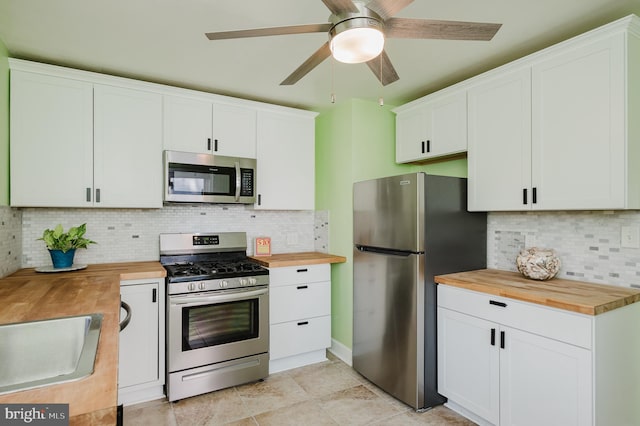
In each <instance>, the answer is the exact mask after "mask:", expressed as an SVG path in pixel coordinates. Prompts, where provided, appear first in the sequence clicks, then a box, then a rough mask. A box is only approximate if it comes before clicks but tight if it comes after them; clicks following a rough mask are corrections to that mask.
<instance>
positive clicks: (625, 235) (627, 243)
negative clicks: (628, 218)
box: [620, 226, 640, 248]
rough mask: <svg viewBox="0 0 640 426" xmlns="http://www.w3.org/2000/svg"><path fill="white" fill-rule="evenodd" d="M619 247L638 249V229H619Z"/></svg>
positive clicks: (639, 236)
mask: <svg viewBox="0 0 640 426" xmlns="http://www.w3.org/2000/svg"><path fill="white" fill-rule="evenodd" d="M620 247H623V248H640V228H639V227H637V226H623V227H622V228H620Z"/></svg>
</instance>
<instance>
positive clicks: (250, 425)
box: [212, 417, 258, 426]
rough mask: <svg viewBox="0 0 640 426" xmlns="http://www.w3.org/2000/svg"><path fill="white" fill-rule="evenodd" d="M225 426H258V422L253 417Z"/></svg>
mask: <svg viewBox="0 0 640 426" xmlns="http://www.w3.org/2000/svg"><path fill="white" fill-rule="evenodd" d="M212 426H213V424H212ZM224 426H258V422H256V419H254V418H253V417H246V418H244V419H240V420H236V421H235V422H231V423H225V424H224Z"/></svg>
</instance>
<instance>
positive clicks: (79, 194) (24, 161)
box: [10, 70, 93, 207]
mask: <svg viewBox="0 0 640 426" xmlns="http://www.w3.org/2000/svg"><path fill="white" fill-rule="evenodd" d="M10 129H11V150H10V156H11V205H12V206H33V207H39V206H68V207H87V206H90V205H91V202H90V201H87V198H91V197H92V192H93V86H92V85H91V84H89V83H85V82H81V81H76V80H68V79H64V78H59V77H53V76H47V75H41V74H34V73H29V72H22V71H17V70H12V71H11V127H10ZM87 188H88V191H87Z"/></svg>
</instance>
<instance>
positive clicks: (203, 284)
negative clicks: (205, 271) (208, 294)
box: [198, 282, 207, 290]
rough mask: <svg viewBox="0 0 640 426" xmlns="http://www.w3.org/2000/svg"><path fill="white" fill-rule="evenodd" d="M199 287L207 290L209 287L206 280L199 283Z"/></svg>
mask: <svg viewBox="0 0 640 426" xmlns="http://www.w3.org/2000/svg"><path fill="white" fill-rule="evenodd" d="M198 288H200V290H206V289H207V285H206V284H205V283H204V282H201V283H200V284H199V285H198Z"/></svg>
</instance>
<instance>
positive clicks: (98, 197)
mask: <svg viewBox="0 0 640 426" xmlns="http://www.w3.org/2000/svg"><path fill="white" fill-rule="evenodd" d="M99 202H100V188H96V203H99Z"/></svg>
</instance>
